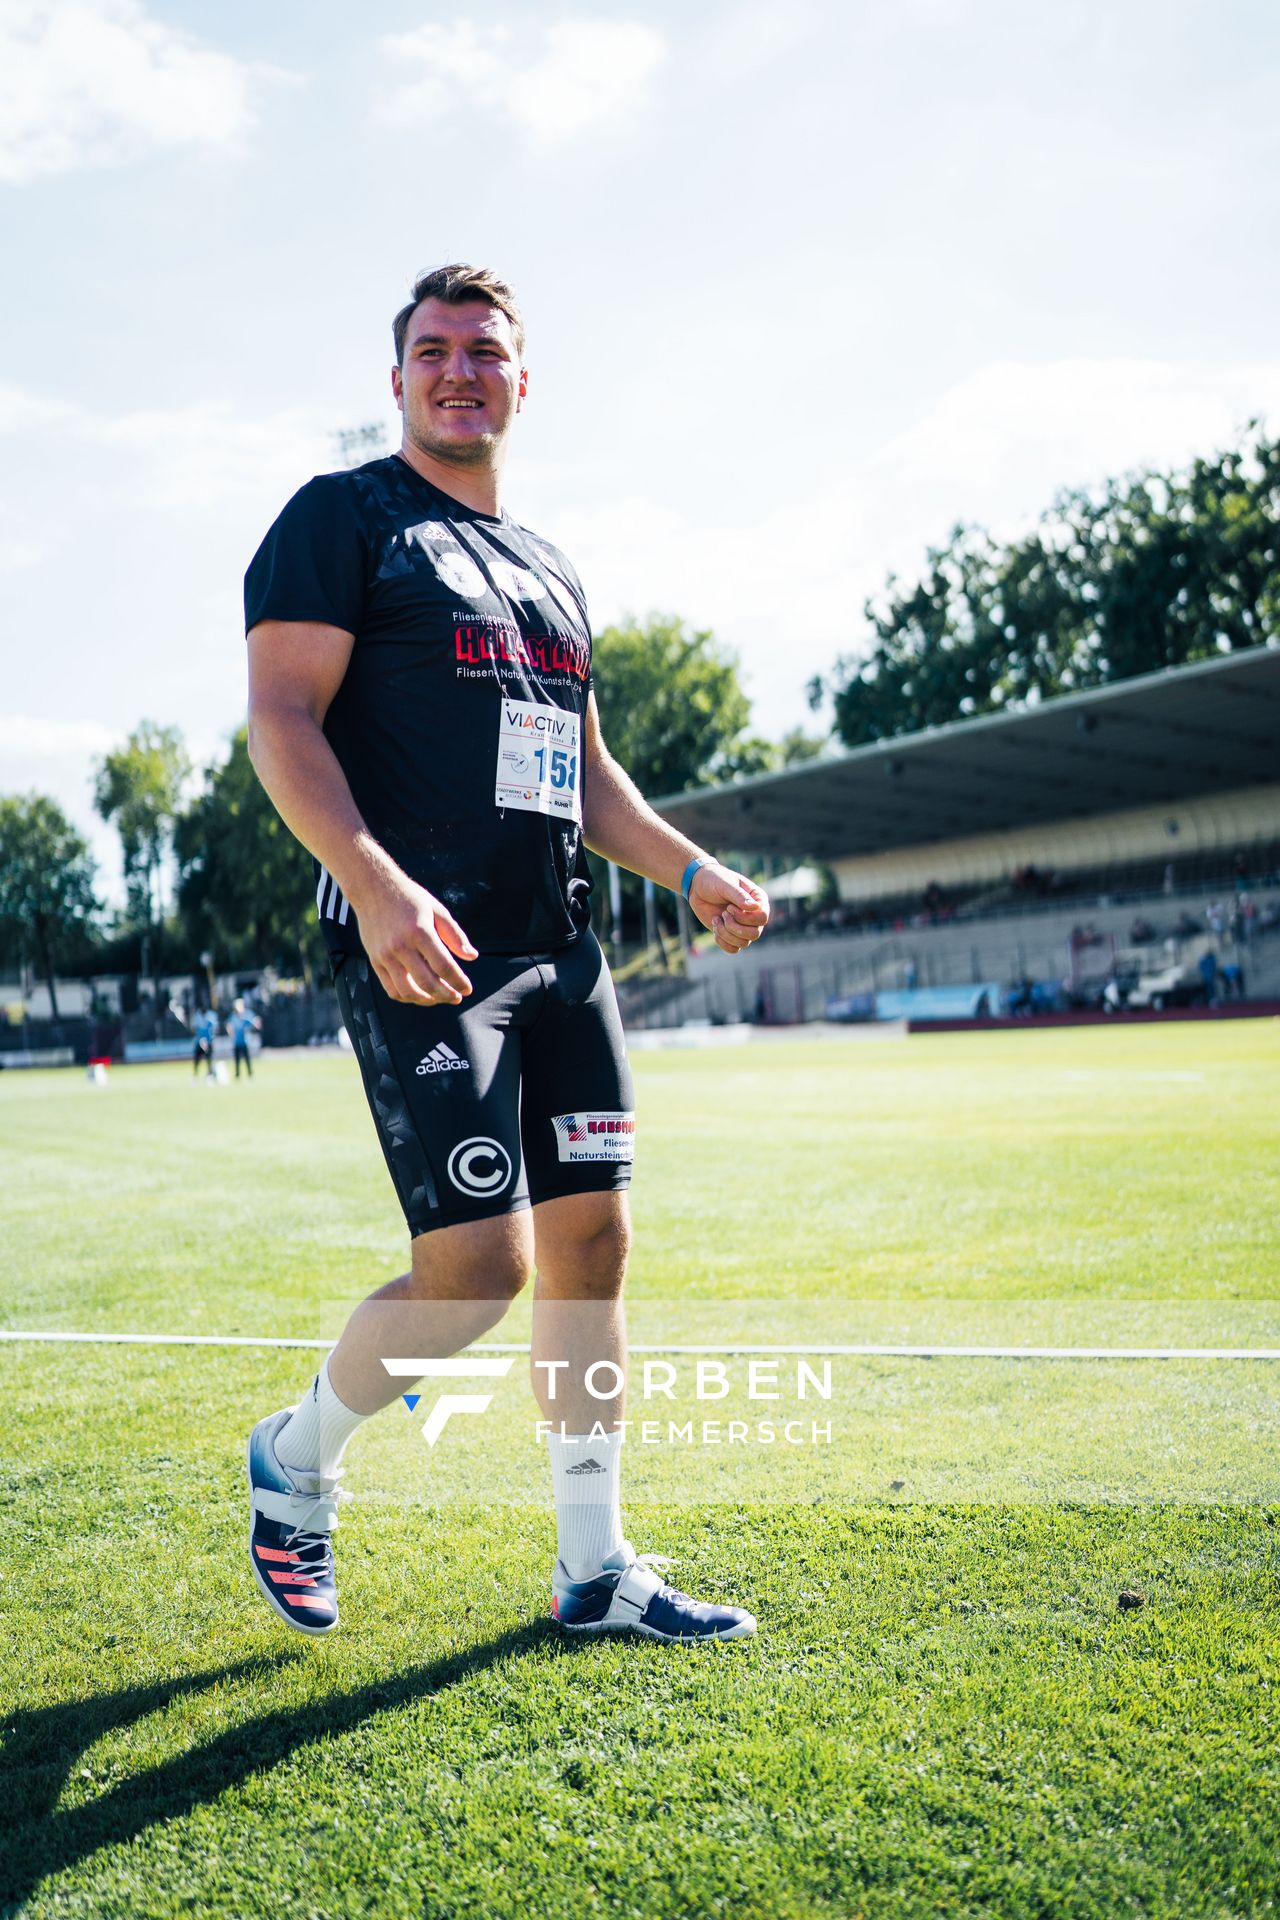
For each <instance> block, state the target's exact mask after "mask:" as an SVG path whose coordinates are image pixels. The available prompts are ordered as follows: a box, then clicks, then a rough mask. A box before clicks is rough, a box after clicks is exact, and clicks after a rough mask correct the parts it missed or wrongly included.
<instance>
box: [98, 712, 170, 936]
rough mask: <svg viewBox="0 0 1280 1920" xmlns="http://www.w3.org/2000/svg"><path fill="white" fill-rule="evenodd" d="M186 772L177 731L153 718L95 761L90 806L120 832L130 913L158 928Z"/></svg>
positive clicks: (137, 920)
mask: <svg viewBox="0 0 1280 1920" xmlns="http://www.w3.org/2000/svg"><path fill="white" fill-rule="evenodd" d="M190 771H191V762H190V760H189V759H188V757H187V751H186V748H185V747H184V745H183V743H182V735H181V734H180V733H179V732H178V729H177V728H176V727H161V726H158V725H157V724H156V722H155V721H154V720H144V721H143V722H142V724H141V725H140V726H138V727H136V728H135V729H134V731H133V732H132V733H131V734H130V735H129V738H128V739H127V740H126V741H125V744H124V745H123V747H119V748H117V749H116V751H115V752H114V753H109V754H107V755H106V756H105V757H104V758H103V759H102V760H101V761H100V762H99V764H98V768H97V773H96V777H95V781H94V792H93V798H94V804H95V806H96V807H97V809H98V812H99V813H100V814H101V815H102V818H103V819H104V820H108V821H110V820H114V822H115V824H116V829H117V831H118V833H119V835H120V845H121V847H122V849H123V852H124V878H125V887H126V890H127V895H128V915H129V918H130V919H131V920H132V921H133V923H134V924H135V925H137V926H158V925H159V924H160V922H161V920H162V919H163V917H164V900H163V885H162V879H163V872H164V857H165V854H166V853H167V852H168V850H169V848H170V847H171V845H172V841H173V829H174V823H175V821H176V820H177V817H178V813H179V810H180V808H181V804H182V787H183V783H184V781H185V780H186V778H187V775H188V773H189V772H190Z"/></svg>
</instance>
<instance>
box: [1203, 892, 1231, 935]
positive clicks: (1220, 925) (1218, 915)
mask: <svg viewBox="0 0 1280 1920" xmlns="http://www.w3.org/2000/svg"><path fill="white" fill-rule="evenodd" d="M1204 917H1205V920H1206V921H1207V922H1208V926H1209V931H1210V933H1211V934H1212V935H1213V937H1214V939H1215V940H1221V939H1222V937H1223V935H1224V934H1225V933H1226V931H1227V910H1226V908H1225V907H1224V906H1223V904H1222V902H1221V900H1214V901H1212V902H1211V903H1210V904H1209V905H1208V906H1207V907H1206V908H1205V910H1204Z"/></svg>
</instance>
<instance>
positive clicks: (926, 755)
mask: <svg viewBox="0 0 1280 1920" xmlns="http://www.w3.org/2000/svg"><path fill="white" fill-rule="evenodd" d="M1276 781H1280V647H1252V648H1249V649H1247V650H1245V651H1243V652H1240V653H1232V654H1224V655H1223V656H1222V657H1221V658H1220V659H1216V660H1205V661H1196V662H1194V663H1193V664H1191V665H1190V666H1183V667H1170V668H1167V669H1165V670H1164V671H1162V672H1159V673H1148V674H1142V675H1140V676H1139V677H1137V678H1135V679H1132V680H1121V681H1117V682H1116V683H1115V684H1114V685H1112V686H1107V687H1094V688H1090V689H1089V691H1088V692H1086V693H1072V694H1064V695H1062V696H1060V697H1059V698H1057V699H1054V700H1045V701H1042V702H1041V703H1040V704H1039V705H1037V706H1031V707H1020V708H1019V709H1018V710H1017V711H1016V712H1009V713H993V714H981V715H978V716H977V717H975V718H974V719H971V720H959V721H956V722H954V723H953V724H951V725H949V726H945V727H928V728H926V729H925V731H924V732H922V733H912V734H906V735H903V736H902V737H901V738H899V739H896V740H880V741H877V742H876V743H875V744H874V745H872V746H867V747H856V748H854V749H853V750H852V751H850V752H845V753H842V754H840V755H838V756H836V757H833V758H831V759H823V760H820V761H817V762H810V763H808V764H806V765H804V766H801V767H791V768H788V769H787V771H786V772H784V773H769V774H761V775H758V776H756V777H755V778H753V779H749V780H735V781H731V782H730V783H729V784H727V785H725V786H721V787H704V788H701V789H699V790H698V791H696V792H694V793H681V794H672V795H669V796H668V797H667V798H665V799H662V800H657V801H655V802H654V805H655V807H656V808H657V810H658V812H659V813H661V814H662V816H663V817H664V819H666V820H669V821H670V822H671V823H672V825H673V826H676V827H678V828H679V829H680V831H681V832H682V833H687V834H688V835H689V837H690V839H693V840H697V841H699V842H700V843H701V844H703V845H706V846H718V847H722V848H725V849H728V848H736V849H738V850H739V851H740V852H743V853H747V852H750V853H757V854H780V855H782V856H783V857H784V858H787V859H795V858H800V857H804V856H809V857H813V858H816V859H819V860H837V859H841V858H843V857H846V856H849V855H852V854H860V853H880V852H886V851H889V850H891V849H894V848H897V847H911V846H919V845H922V844H924V843H926V842H930V841H939V840H953V839H959V838H961V837H963V836H966V835H970V834H982V833H991V832H995V831H996V830H998V829H1000V828H1006V827H1027V826H1041V825H1044V824H1046V823H1047V822H1049V821H1056V820H1065V819H1080V818H1086V817H1088V816H1090V815H1096V814H1107V813H1116V812H1119V811H1121V810H1123V809H1124V808H1126V807H1144V806H1154V805H1159V804H1161V803H1162V802H1165V801H1169V802H1173V801H1177V800H1185V799H1188V798H1190V797H1191V796H1192V795H1197V794H1210V793H1219V792H1224V791H1226V790H1228V789H1230V788H1233V787H1247V786H1256V785H1261V784H1264V783H1269V782H1276Z"/></svg>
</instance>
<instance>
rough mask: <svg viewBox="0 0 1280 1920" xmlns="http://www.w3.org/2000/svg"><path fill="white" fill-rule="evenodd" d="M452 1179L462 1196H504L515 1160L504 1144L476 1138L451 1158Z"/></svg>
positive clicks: (481, 1136) (460, 1145) (463, 1142)
mask: <svg viewBox="0 0 1280 1920" xmlns="http://www.w3.org/2000/svg"><path fill="white" fill-rule="evenodd" d="M449 1178H450V1179H451V1180H452V1182H453V1184H454V1186H455V1187H456V1188H457V1189H458V1192H459V1193H471V1194H488V1193H501V1191H502V1189H503V1187H505V1186H506V1184H507V1182H508V1180H510V1178H511V1156H510V1154H509V1153H508V1152H507V1150H506V1148H505V1147H504V1146H503V1145H502V1143H501V1142H500V1141H498V1140H489V1139H487V1138H486V1137H485V1136H484V1134H475V1135H473V1137H472V1138H471V1139H470V1140H459V1142H458V1144H457V1146H456V1147H455V1148H454V1150H453V1152H452V1153H451V1154H450V1155H449Z"/></svg>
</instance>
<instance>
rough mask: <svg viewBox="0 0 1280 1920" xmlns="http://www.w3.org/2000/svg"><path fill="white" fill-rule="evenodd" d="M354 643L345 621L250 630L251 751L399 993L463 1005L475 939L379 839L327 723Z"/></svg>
mask: <svg viewBox="0 0 1280 1920" xmlns="http://www.w3.org/2000/svg"><path fill="white" fill-rule="evenodd" d="M354 644H355V642H354V639H353V636H352V635H351V634H349V633H346V632H344V631H343V630H342V629H341V628H340V627H327V626H322V625H319V624H318V623H315V622H311V621H294V620H263V621H260V622H259V624H258V625H257V626H256V627H254V629H253V631H252V632H251V633H250V635H249V758H250V759H251V760H252V762H253V765H254V770H255V771H256V773H257V775H258V778H259V780H261V782H262V784H263V786H264V787H265V788H266V791H267V793H268V795H269V796H270V798H271V800H272V802H273V804H274V805H275V808H276V811H277V812H278V813H279V815H280V818H281V819H282V820H283V821H284V823H285V825H286V826H287V827H288V829H289V831H290V832H291V833H292V834H294V836H295V837H296V838H297V839H299V840H300V841H301V842H302V844H303V846H304V847H306V848H307V849H308V850H309V851H310V852H311V853H313V854H314V855H315V857H316V859H317V860H319V861H320V862H321V864H322V865H324V866H325V867H327V868H328V869H329V872H330V873H331V874H332V875H333V877H334V879H335V880H336V881H337V883H338V885H339V886H340V887H341V889H342V891H343V893H344V894H345V895H346V897H347V899H348V900H349V901H350V902H351V904H352V906H353V907H354V908H355V911H356V916H357V918H358V919H359V922H360V938H361V941H362V943H363V945H364V949H365V952H366V953H367V954H368V956H369V960H370V963H371V965H372V966H373V968H374V971H375V972H376V973H377V975H378V978H379V979H380V980H381V982H382V984H383V986H384V987H385V988H386V990H387V992H388V993H389V994H390V995H391V997H392V999H394V1000H408V1001H413V1002H416V1003H417V1004H419V1005H432V1004H435V1003H436V1002H443V1001H447V1002H449V1003H450V1004H451V1005H454V1006H456V1005H457V1004H458V1002H459V1001H460V1000H461V999H462V997H463V995H464V994H467V993H469V992H470V991H471V982H470V981H469V980H468V979H467V976H466V974H465V973H464V972H463V971H462V969H461V967H460V966H459V965H458V964H457V961H456V960H455V959H454V957H453V956H454V954H461V955H462V956H463V957H464V958H467V959H474V958H475V948H474V947H473V946H472V945H471V942H470V941H469V940H468V938H467V936H466V934H465V933H464V932H463V931H462V928H461V927H460V926H459V925H458V923H457V921H456V920H455V919H454V918H453V916H452V915H451V914H450V913H449V911H448V910H447V908H446V907H444V905H443V904H442V903H441V902H440V901H439V900H437V899H436V898H435V896H434V895H433V894H430V893H428V892H427V890H426V888H425V887H420V886H419V885H418V884H417V882H416V881H413V880H411V879H410V878H409V876H408V875H407V874H406V873H404V872H403V871H402V870H401V868H400V867H398V866H397V865H396V863H395V861H394V860H393V859H392V858H391V855H390V854H389V853H388V852H387V851H386V849H385V848H384V847H382V846H380V845H379V843H378V842H377V841H376V840H375V839H374V837H373V835H372V834H371V833H370V831H369V829H368V827H367V826H366V825H365V822H364V821H363V819H362V818H361V816H360V811H359V809H358V808H357V806H356V803H355V801H354V800H353V799H352V797H351V789H350V787H349V786H348V785H347V778H346V775H345V774H344V773H343V771H342V768H341V767H340V766H339V765H338V761H337V758H336V756H335V754H334V751H333V748H332V747H331V746H330V745H329V742H328V741H327V740H326V739H325V737H324V733H323V731H322V729H323V725H324V717H325V714H326V713H327V712H328V711H329V703H330V701H331V700H332V699H333V696H334V695H335V693H336V692H337V691H338V688H339V687H340V686H341V685H342V680H343V676H344V674H345V673H346V671H347V665H348V663H349V661H350V659H351V649H352V647H353V645H354Z"/></svg>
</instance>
